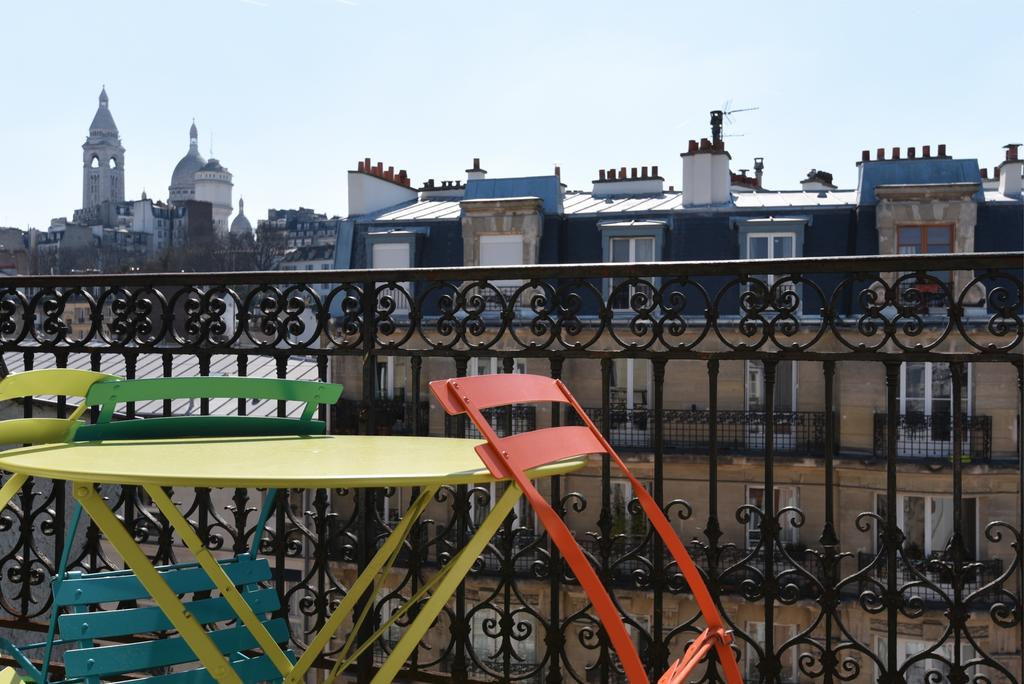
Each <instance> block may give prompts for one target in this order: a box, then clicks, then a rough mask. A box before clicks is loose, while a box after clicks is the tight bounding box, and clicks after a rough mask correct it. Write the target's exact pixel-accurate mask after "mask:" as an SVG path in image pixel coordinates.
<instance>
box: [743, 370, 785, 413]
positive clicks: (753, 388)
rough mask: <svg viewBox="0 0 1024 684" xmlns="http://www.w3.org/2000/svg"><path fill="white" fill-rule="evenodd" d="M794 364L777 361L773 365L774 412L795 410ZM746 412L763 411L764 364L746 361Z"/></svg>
mask: <svg viewBox="0 0 1024 684" xmlns="http://www.w3.org/2000/svg"><path fill="white" fill-rule="evenodd" d="M796 387H797V383H796V362H794V361H779V362H777V363H776V364H775V386H774V389H773V393H774V395H775V411H776V412H780V411H795V410H796ZM746 389H747V410H748V411H764V410H765V382H764V364H763V363H761V362H760V361H747V388H746Z"/></svg>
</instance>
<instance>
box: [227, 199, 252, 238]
mask: <svg viewBox="0 0 1024 684" xmlns="http://www.w3.org/2000/svg"><path fill="white" fill-rule="evenodd" d="M228 233H229V234H230V235H232V236H234V237H240V238H243V237H252V224H251V223H249V219H248V218H246V216H245V200H243V199H242V198H241V197H239V198H238V216H236V217H235V219H234V220H233V221H232V222H231V228H230V229H229V230H228Z"/></svg>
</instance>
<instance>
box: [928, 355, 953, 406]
mask: <svg viewBox="0 0 1024 684" xmlns="http://www.w3.org/2000/svg"><path fill="white" fill-rule="evenodd" d="M952 396H953V375H952V372H951V371H950V369H949V364H948V363H934V364H932V400H933V401H934V400H936V399H946V400H948V399H949V398H950V397H952Z"/></svg>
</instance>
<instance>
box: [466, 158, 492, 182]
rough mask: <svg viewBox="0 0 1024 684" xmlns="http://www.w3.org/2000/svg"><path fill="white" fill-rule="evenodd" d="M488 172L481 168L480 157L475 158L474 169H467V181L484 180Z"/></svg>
mask: <svg viewBox="0 0 1024 684" xmlns="http://www.w3.org/2000/svg"><path fill="white" fill-rule="evenodd" d="M486 177H487V172H486V171H484V170H483V169H482V168H480V157H473V167H472V168H470V169H466V180H482V179H484V178H486Z"/></svg>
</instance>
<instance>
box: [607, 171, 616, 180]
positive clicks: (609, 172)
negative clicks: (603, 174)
mask: <svg viewBox="0 0 1024 684" xmlns="http://www.w3.org/2000/svg"><path fill="white" fill-rule="evenodd" d="M608 180H615V169H608Z"/></svg>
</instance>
